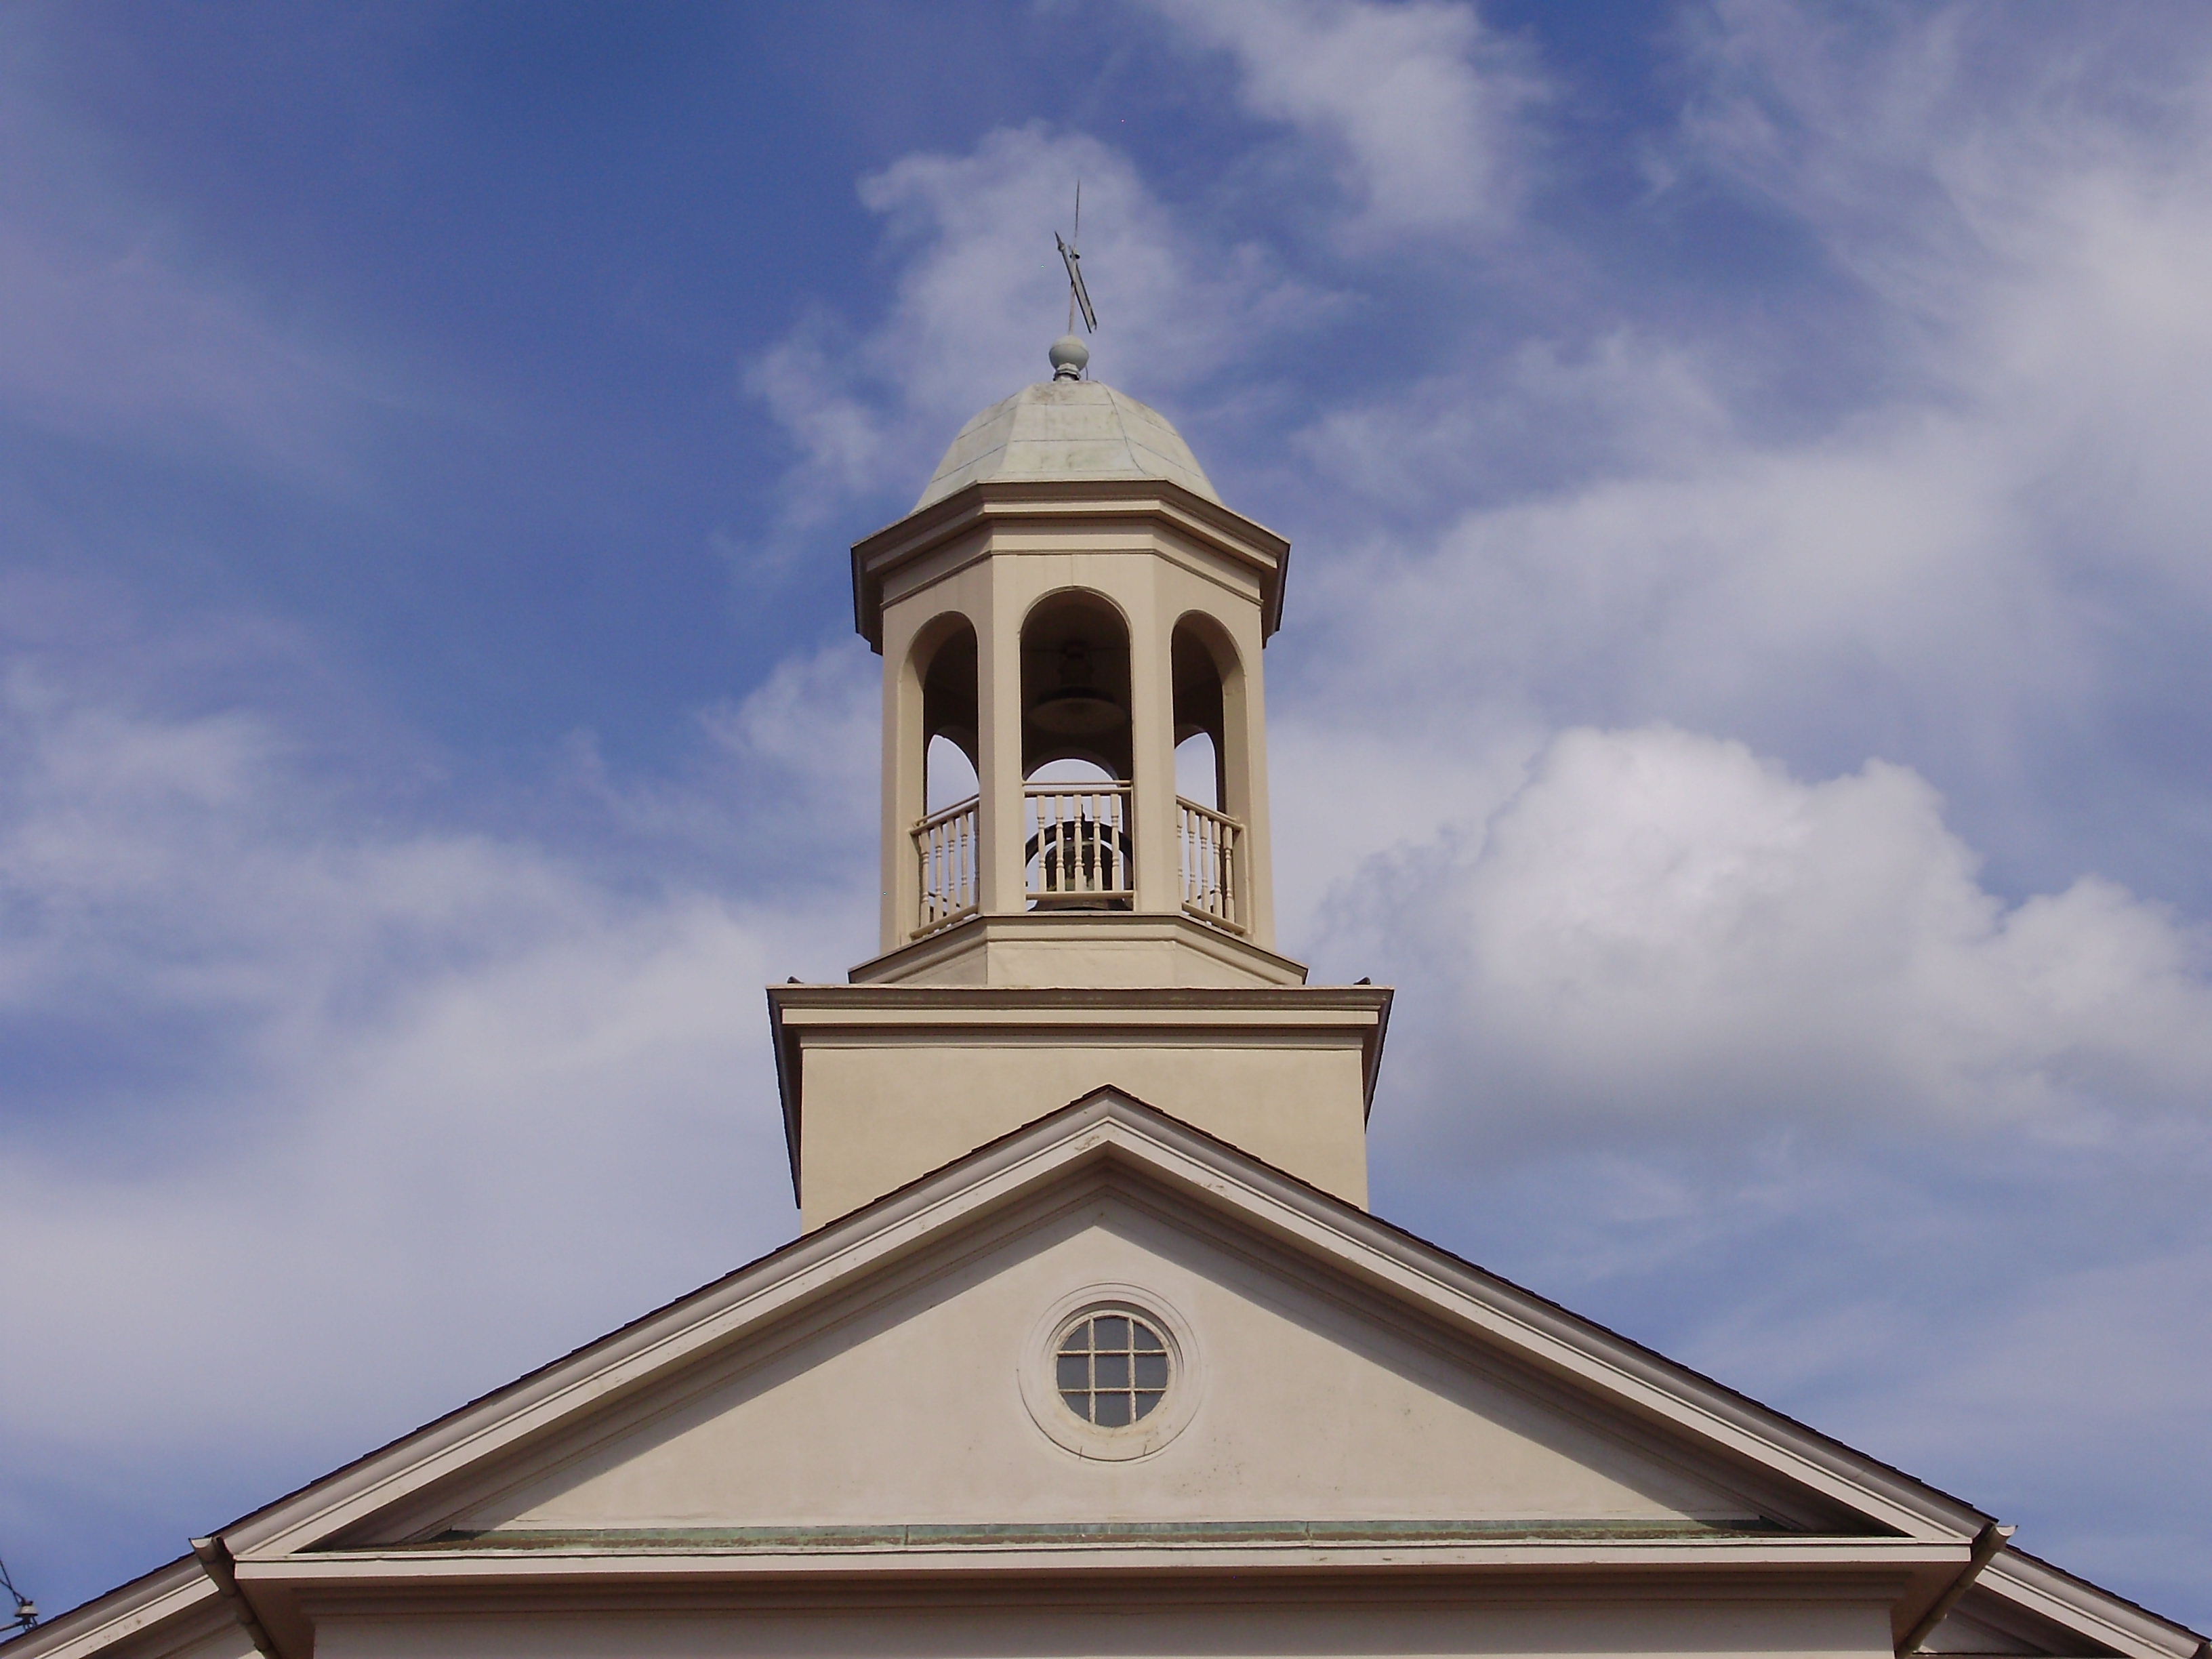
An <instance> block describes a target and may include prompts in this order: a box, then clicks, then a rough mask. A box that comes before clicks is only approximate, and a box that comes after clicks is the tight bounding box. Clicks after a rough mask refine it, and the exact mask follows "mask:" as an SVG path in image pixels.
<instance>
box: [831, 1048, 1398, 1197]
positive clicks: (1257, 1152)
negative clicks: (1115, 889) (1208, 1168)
mask: <svg viewBox="0 0 2212 1659" xmlns="http://www.w3.org/2000/svg"><path fill="white" fill-rule="evenodd" d="M1362 1036H1363V1032H1362V1031H1361V1030H1358V1029H1354V1028H1350V1027H1343V1028H1339V1029H1337V1030H1319V1031H1314V1030H1307V1031H1301V1030H1263V1031H1252V1032H1244V1033H1239V1032H1235V1031H1223V1030H1206V1029H1201V1030H1193V1031H1188V1032H1181V1033H1178V1032H1176V1031H1172V1030H1167V1031H1150V1032H1142V1033H1134V1032H1133V1033H1127V1034H1122V1035H1115V1034H1114V1033H1111V1032H1107V1031H1101V1030H1096V1029H1092V1030H1081V1029H1076V1030H1069V1029H1066V1028H1065V1027H1054V1026H1048V1025H1044V1024H1042V1023H1040V1025H1039V1028H1038V1029H1037V1030H1034V1031H1030V1032H993V1033H990V1034H988V1035H987V1036H986V1035H984V1034H981V1033H977V1034H975V1035H973V1036H967V1037H965V1038H964V1039H963V1036H962V1035H961V1034H960V1033H958V1032H957V1031H944V1030H929V1031H927V1032H926V1033H917V1034H916V1035H915V1037H914V1038H913V1039H911V1040H906V1041H901V1040H899V1039H896V1038H895V1037H890V1036H884V1035H882V1034H878V1033H870V1032H865V1031H864V1032H856V1033H852V1034H849V1035H848V1034H844V1033H816V1034H811V1035H809V1036H807V1037H806V1039H805V1062H804V1064H805V1097H804V1108H803V1112H802V1115H801V1118H800V1135H799V1170H800V1194H799V1196H800V1208H801V1211H802V1212H803V1214H804V1216H805V1223H806V1225H807V1226H809V1227H810V1228H811V1227H818V1226H820V1225H823V1223H825V1222H828V1221H833V1220H835V1219H836V1218H837V1217H839V1216H841V1215H843V1214H845V1213H847V1212H848V1211H851V1210H854V1209H857V1208H858V1207H859V1206H860V1205H862V1204H865V1203H867V1202H868V1201H869V1200H872V1199H875V1198H877V1197H879V1196H881V1195H882V1194H884V1193H887V1192H890V1191H891V1190H892V1189H894V1188H897V1187H900V1186H902V1185H904V1184H905V1183H906V1182H909V1181H912V1180H914V1179H915V1178H916V1177H918V1176H923V1175H927V1174H928V1173H929V1172H930V1171H931V1170H936V1169H939V1168H941V1167H943V1166H944V1165H945V1164H949V1163H951V1161H952V1160H953V1159H954V1158H959V1157H961V1156H962V1155H963V1154H964V1153H967V1152H972V1151H974V1150H975V1148H976V1147H978V1146H982V1145H983V1144H985V1143H986V1142H987V1141H991V1140H995V1139H998V1137H999V1136H1000V1135H1002V1134H1006V1133H1010V1132H1011V1131H1012V1130H1015V1129H1018V1128H1019V1127H1021V1126H1022V1125H1023V1124H1024V1123H1029V1122H1033V1121H1035V1120H1036V1119H1037V1118H1040V1117H1042V1116H1043V1115H1045V1114H1046V1113H1047V1112H1049V1111H1053V1110H1054V1109H1057V1108H1059V1107H1061V1106H1065V1105H1066V1103H1068V1102H1069V1101H1071V1100H1074V1099H1076V1098H1078V1097H1080V1096H1082V1095H1085V1094H1088V1093H1089V1092H1091V1091H1092V1090H1094V1089H1097V1088H1101V1087H1104V1086H1106V1085H1113V1086H1115V1087H1116V1088H1119V1089H1121V1090H1123V1091H1126V1092H1127V1093H1129V1094H1132V1095H1134V1096H1135V1097H1137V1098H1138V1099H1139V1100H1141V1101H1144V1102H1145V1103H1146V1104H1148V1105H1151V1106H1155V1107H1158V1109H1160V1110H1162V1111H1164V1112H1166V1113H1169V1114H1170V1115H1173V1116H1175V1117H1178V1118H1181V1119H1182V1121H1184V1122H1186V1123H1189V1124H1192V1125H1194V1127H1198V1128H1200V1129H1203V1130H1205V1131H1206V1133H1208V1134H1211V1135H1215V1136H1218V1138H1219V1139H1223V1140H1225V1141H1228V1142H1229V1143H1230V1144H1231V1146H1237V1147H1238V1148H1240V1149H1242V1150H1243V1151H1244V1152H1249V1153H1251V1154H1252V1155H1253V1156H1254V1157H1255V1158H1261V1159H1262V1160H1264V1161H1265V1162H1267V1163H1269V1164H1273V1165H1274V1166H1275V1167H1276V1168H1277V1169H1279V1170H1289V1171H1291V1173H1292V1174H1294V1175H1296V1176H1298V1178H1299V1179H1301V1180H1303V1181H1306V1182H1311V1183H1312V1184H1313V1185H1315V1186H1316V1187H1319V1188H1322V1190H1323V1191H1324V1192H1328V1193H1333V1194H1335V1195H1336V1196H1337V1197H1339V1198H1341V1199H1344V1200H1346V1201H1347V1202H1349V1203H1352V1204H1358V1205H1360V1206H1364V1205H1365V1204H1366V1202H1367V1129H1366V1121H1365V1109H1364V1092H1363V1091H1364V1058H1363V1053H1362V1049H1361V1046H1360V1045H1361V1037H1362Z"/></svg>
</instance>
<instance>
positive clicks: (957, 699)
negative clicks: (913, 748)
mask: <svg viewBox="0 0 2212 1659" xmlns="http://www.w3.org/2000/svg"><path fill="white" fill-rule="evenodd" d="M941 626H942V629H943V631H942V632H934V630H933V633H934V636H933V637H930V636H925V637H924V639H922V640H921V641H917V642H916V646H915V669H916V670H917V671H918V672H919V674H920V677H921V744H922V798H923V799H925V800H926V801H927V803H928V805H929V806H930V808H931V809H932V810H935V809H936V808H937V807H939V806H941V805H951V802H952V801H955V800H957V799H961V796H960V795H949V796H946V797H945V799H941V800H940V799H939V776H938V775H939V770H940V761H941V760H945V761H949V760H950V757H945V756H944V754H943V750H947V749H949V750H951V751H953V753H954V754H956V755H957V756H958V757H960V758H961V759H963V760H964V761H965V762H966V763H967V770H966V773H965V776H966V778H967V780H968V787H967V789H966V790H965V791H964V792H963V793H966V794H969V795H972V794H974V793H975V776H976V772H977V769H978V764H979V757H978V756H977V752H976V745H977V738H976V733H977V732H978V730H979V729H980V726H981V721H980V720H979V719H978V718H977V715H976V693H975V628H974V627H973V626H972V625H971V624H970V623H969V621H968V619H967V618H966V617H945V618H942V619H941ZM940 739H941V740H942V741H941V742H940Z"/></svg>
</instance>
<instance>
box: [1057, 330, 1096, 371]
mask: <svg viewBox="0 0 2212 1659" xmlns="http://www.w3.org/2000/svg"><path fill="white" fill-rule="evenodd" d="M1046 355H1047V356H1049V357H1050V358H1051V359H1052V378H1053V379H1054V380H1081V379H1082V378H1083V371H1084V369H1085V367H1087V366H1088V365H1089V363H1090V362H1091V348H1090V347H1089V346H1087V345H1085V344H1084V343H1083V342H1082V341H1080V340H1079V339H1077V338H1076V337H1075V336H1073V334H1063V335H1061V336H1060V337H1059V338H1058V339H1057V340H1054V342H1053V343H1052V349H1051V350H1050V351H1049V352H1048V353H1047V354H1046Z"/></svg>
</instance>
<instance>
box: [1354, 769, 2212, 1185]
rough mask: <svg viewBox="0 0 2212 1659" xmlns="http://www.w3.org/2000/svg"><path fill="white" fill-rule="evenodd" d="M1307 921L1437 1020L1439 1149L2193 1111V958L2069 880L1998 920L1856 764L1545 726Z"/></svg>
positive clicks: (2204, 1061)
mask: <svg viewBox="0 0 2212 1659" xmlns="http://www.w3.org/2000/svg"><path fill="white" fill-rule="evenodd" d="M1331 914H1332V915H1333V916H1334V918H1335V920H1336V922H1337V926H1338V928H1339V930H1340V933H1349V934H1350V935H1351V939H1352V940H1358V941H1360V943H1361V944H1362V945H1364V949H1365V950H1366V951H1368V952H1370V955H1371V957H1374V958H1375V959H1377V960H1380V961H1383V962H1387V963H1389V969H1390V971H1392V972H1394V973H1397V974H1400V975H1402V977H1403V978H1404V979H1405V980H1406V981H1408V982H1409V983H1411V984H1412V985H1413V986H1414V987H1417V993H1416V994H1417V995H1419V998H1420V999H1421V1000H1422V1001H1423V1002H1425V1004H1426V1005H1427V1006H1429V1007H1430V1008H1431V1009H1432V1010H1433V1011H1434V1012H1433V1014H1432V1016H1431V1018H1428V1019H1427V1020H1425V1022H1424V1024H1425V1028H1426V1029H1425V1042H1424V1043H1423V1045H1422V1046H1423V1047H1424V1048H1427V1047H1428V1046H1429V1045H1431V1044H1434V1045H1435V1048H1434V1052H1433V1053H1431V1054H1429V1055H1428V1056H1427V1057H1426V1058H1425V1060H1423V1061H1422V1062H1420V1063H1421V1065H1422V1070H1423V1073H1424V1074H1423V1075H1421V1076H1419V1078H1418V1079H1417V1080H1416V1081H1415V1085H1414V1088H1413V1093H1414V1094H1415V1095H1416V1096H1417V1097H1419V1099H1420V1101H1421V1105H1420V1108H1419V1109H1420V1110H1421V1112H1422V1115H1423V1117H1424V1120H1425V1121H1424V1127H1423V1131H1422V1133H1423V1134H1424V1135H1425V1137H1427V1138H1431V1139H1437V1141H1438V1142H1439V1143H1440V1144H1441V1143H1443V1142H1455V1143H1459V1144H1461V1145H1465V1144H1468V1142H1470V1141H1472V1140H1474V1139H1480V1140H1482V1141H1483V1142H1484V1143H1485V1144H1486V1145H1487V1146H1490V1147H1491V1149H1492V1151H1495V1150H1496V1149H1497V1146H1498V1143H1499V1142H1500V1141H1502V1140H1508V1139H1510V1140H1514V1141H1522V1142H1527V1141H1534V1142H1538V1143H1542V1142H1546V1141H1551V1140H1556V1139H1567V1140H1577V1139H1582V1138H1583V1137H1585V1136H1587V1135H1589V1133H1593V1132H1594V1131H1598V1130H1606V1129H1612V1130H1619V1129H1622V1128H1626V1129H1629V1130H1631V1131H1632V1132H1633V1133H1636V1134H1638V1136H1639V1137H1640V1138H1650V1137H1657V1138H1660V1139H1671V1138H1703V1137H1704V1136H1705V1135H1707V1134H1709V1133H1712V1132H1714V1131H1715V1130H1721V1131H1724V1132H1726V1133H1739V1132H1741V1131H1743V1130H1746V1129H1756V1128H1768V1129H1781V1130H1795V1129H1802V1128H1807V1127H1818V1126H1820V1125H1822V1124H1826V1125H1828V1126H1830V1127H1839V1126H1863V1127H1874V1126H1878V1125H1883V1124H1888V1125H1896V1124H1900V1123H1917V1122H1923V1121H1931V1120H1932V1121H1935V1122H1937V1123H1944V1122H1948V1123H1950V1124H1952V1125H1962V1124H1966V1123H1990V1122H2003V1123H2008V1124H2011V1125H2015V1126H2025V1127H2031V1128H2033V1129H2034V1130H2036V1131H2037V1132H2039V1133H2046V1134H2056V1135H2060V1136H2064V1137H2079V1136H2084V1135H2090V1136H2093V1135H2094V1134H2096V1133H2099V1132H2100V1124H2101V1123H2102V1122H2103V1121H2104V1120H2105V1119H2106V1116H2107V1115H2110V1114H2112V1113H2116V1112H2123V1113H2124V1112H2126V1111H2128V1110H2130V1109H2152V1110H2160V1109H2163V1110H2178V1111H2183V1112H2195V1111H2197V1110H2201V1104H2202V1100H2203V1096H2204V1092H2205V1091H2206V1090H2207V1089H2208V1088H2212V983H2208V981H2207V980H2206V977H2205V975H2204V960H2203V939H2200V938H2198V937H2197V936H2196V935H2195V934H2194V933H2191V932H2190V931H2189V930H2187V929H2185V928H2183V927H2180V926H2179V925H2178V924H2177V923H2176V922H2175V921H2174V920H2173V919H2172V917H2171V916H2170V915H2168V914H2166V912H2165V911H2164V910H2163V909H2161V908H2159V907H2157V906H2154V905H2147V904H2145V903H2143V902H2141V901H2139V900H2137V899H2136V898H2135V897H2133V896H2131V895H2130V894H2128V893H2127V892H2125V891H2124V890H2121V889H2119V888H2118V887H2116V886H2114V885H2113V884H2111V883H2109V882H2106V881H2102V880H2100V879H2098V878H2093V877H2087V878H2082V879H2081V880H2080V881H2077V882H2076V883H2075V884H2073V885H2071V886H2070V887H2069V888H2068V889H2067V890H2064V891H2063V892H2059V893H2056V894H2050V895H2044V896H2035V897H2031V898H2029V899H2027V900H2026V901H2025V902H2021V903H2018V904H2014V905H2008V904H2006V903H2005V902H2002V901H2001V900H2000V899H1998V898H1997V897H1996V896H1993V895H1991V894H1990V893H1989V892H1988V891H1987V890H1984V888H1983V887H1982V886H1981V885H1980V884H1979V881H1978V871H1977V860H1975V858H1974V856H1973V854H1972V852H1971V850H1970V849H1969V848H1967V847H1966V846H1965V845H1964V843H1962V842H1960V840H1959V838H1958V837H1957V836H1954V834H1952V833H1951V832H1950V831H1949V830H1948V829H1947V828H1946V827H1945V825H1944V823H1943V821H1942V811H1941V805H1940V802H1939V801H1938V799H1936V794H1935V792H1934V791H1933V790H1931V789H1930V788H1929V787H1928V785H1927V784H1926V783H1925V782H1924V781H1923V780H1922V779H1920V778H1919V777H1918V776H1917V775H1914V774H1913V773H1911V772H1910V771H1908V770H1906V769H1903V768H1900V767H1896V766H1892V765H1887V764H1884V763H1881V762H1870V763H1868V764H1867V765H1866V766H1865V767H1864V768H1863V769H1862V770H1860V771H1859V772H1857V773H1856V774H1854V775H1850V776H1846V777H1841V778H1837V779H1833V780H1831V781H1826V782H1823V783H1819V784H1805V783H1802V782H1799V781H1796V780H1794V779H1791V778H1790V777H1789V776H1788V775H1785V774H1784V772H1783V771H1782V770H1781V769H1779V768H1778V767H1777V766H1775V765H1774V764H1772V763H1768V762H1762V761H1761V760H1759V758H1758V757H1755V756H1753V754H1752V753H1751V752H1750V751H1749V750H1747V749H1746V748H1745V747H1744V746H1743V745H1741V744H1735V743H1729V742H1725V741H1721V740H1718V739H1715V738H1706V737H1701V736H1698V735H1695V734H1692V733H1688V732H1681V731H1678V730H1674V729H1672V728H1668V727H1651V728H1645V729H1643V730H1638V731H1628V732H1599V731H1595V730H1589V729H1578V730H1574V731H1570V732H1563V733H1561V734H1560V735H1559V737H1558V738H1555V739H1554V740H1553V742H1552V743H1551V744H1549V745H1548V746H1547V748H1546V749H1545V750H1543V751H1542V752H1541V754H1540V755H1539V756H1538V757H1536V759H1535V760H1534V763H1533V764H1532V766H1531V767H1530V769H1529V771H1528V777H1527V780H1526V781H1525V782H1524V783H1522V784H1521V785H1520V787H1518V788H1517V789H1515V790H1514V791H1513V792H1512V793H1510V796H1508V797H1507V798H1506V799H1504V801H1503V803H1502V804H1501V805H1499V806H1498V808H1497V809H1496V810H1495V811H1493V812H1492V813H1491V814H1489V815H1488V817H1487V819H1486V821H1483V820H1481V819H1477V820H1476V821H1474V823H1468V824H1464V825H1462V827H1460V828H1459V829H1454V830H1449V831H1447V832H1446V834H1445V835H1444V836H1442V837H1441V838H1439V839H1437V840H1436V841H1434V842H1429V843H1427V844H1426V845H1423V846H1419V847H1416V848H1410V849H1407V850H1405V851H1402V852H1401V853H1400V854H1396V855H1395V856H1394V857H1386V858H1383V859H1381V860H1377V861H1376V863H1374V864H1373V865H1371V866H1370V868H1369V869H1368V870H1367V871H1366V872H1364V874H1363V876H1362V877H1361V878H1358V880H1356V881H1355V882H1353V883H1352V884H1349V885H1348V886H1347V888H1346V889H1345V890H1340V892H1339V893H1338V894H1337V895H1335V896H1334V905H1333V908H1332V911H1331ZM1349 943H1350V941H1347V940H1346V939H1342V938H1340V939H1338V940H1335V941H1334V942H1332V945H1331V948H1332V949H1333V950H1334V951H1336V952H1337V954H1339V955H1340V956H1341V955H1343V954H1344V953H1345V951H1346V948H1347V945H1348V944H1349ZM1450 1078H1459V1079H1477V1082H1476V1083H1475V1084H1474V1085H1472V1092H1471V1094H1470V1087H1469V1085H1464V1084H1462V1085H1452V1084H1449V1083H1448V1082H1447V1081H1446V1079H1450ZM1400 1081H1401V1084H1402V1083H1403V1082H1404V1081H1405V1079H1402V1078H1401V1079H1400Z"/></svg>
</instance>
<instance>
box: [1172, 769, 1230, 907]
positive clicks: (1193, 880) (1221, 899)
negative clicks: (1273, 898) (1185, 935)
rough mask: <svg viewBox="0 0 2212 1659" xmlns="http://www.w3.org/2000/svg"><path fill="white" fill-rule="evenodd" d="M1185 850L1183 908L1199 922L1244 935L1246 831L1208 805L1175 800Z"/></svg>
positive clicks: (1178, 836)
mask: <svg viewBox="0 0 2212 1659" xmlns="http://www.w3.org/2000/svg"><path fill="white" fill-rule="evenodd" d="M1176 843H1177V845H1178V846H1179V847H1180V848H1182V908H1183V909H1184V910H1185V911H1187V912H1188V914H1190V915H1194V916H1196V917H1197V918H1198V919H1199V920H1200V921H1209V922H1212V924H1213V925H1214V926H1215V927H1225V928H1227V929H1228V930H1229V931H1230V932H1231V933H1243V931H1244V929H1245V927H1246V923H1245V921H1244V871H1243V856H1244V826H1243V824H1241V823H1237V820H1236V819H1234V818H1232V817H1224V816H1223V815H1222V814H1221V813H1219V812H1217V811H1214V810H1213V809H1212V807H1210V806H1200V805H1199V804H1198V803H1197V802H1196V801H1194V800H1185V799H1182V797H1181V796H1180V795H1178V796H1177V797H1176Z"/></svg>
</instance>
